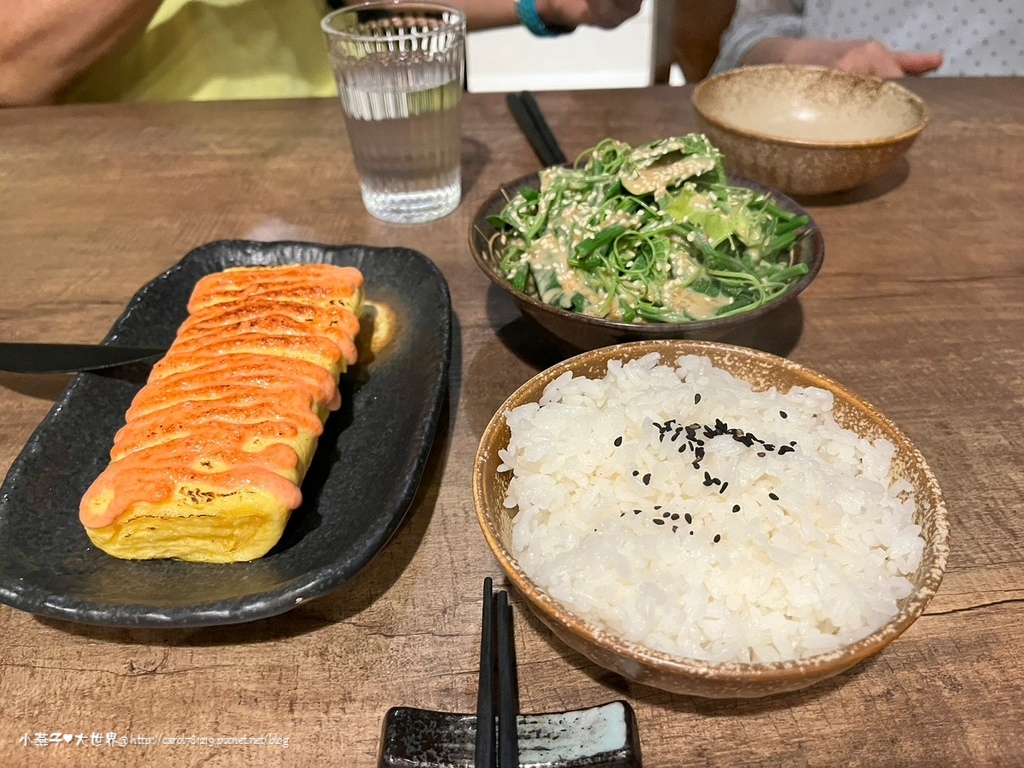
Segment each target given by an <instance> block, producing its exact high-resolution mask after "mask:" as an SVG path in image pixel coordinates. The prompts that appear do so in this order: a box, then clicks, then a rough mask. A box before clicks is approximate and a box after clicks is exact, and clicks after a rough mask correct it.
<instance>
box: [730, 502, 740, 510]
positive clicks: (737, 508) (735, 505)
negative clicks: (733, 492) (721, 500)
mask: <svg viewBox="0 0 1024 768" xmlns="http://www.w3.org/2000/svg"><path fill="white" fill-rule="evenodd" d="M732 511H733V512H739V511H740V505H739V504H733V505H732Z"/></svg>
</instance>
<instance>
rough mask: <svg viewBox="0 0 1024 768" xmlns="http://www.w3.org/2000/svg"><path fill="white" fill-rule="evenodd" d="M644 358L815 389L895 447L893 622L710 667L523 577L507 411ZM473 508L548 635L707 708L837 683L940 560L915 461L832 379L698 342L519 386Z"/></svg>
mask: <svg viewBox="0 0 1024 768" xmlns="http://www.w3.org/2000/svg"><path fill="white" fill-rule="evenodd" d="M651 352H658V353H660V354H661V359H662V361H671V360H676V359H678V357H679V356H680V355H700V356H702V357H706V358H708V359H709V360H711V362H712V363H713V364H714V365H715V366H716V367H718V368H722V369H724V370H726V371H728V372H729V373H731V374H732V375H733V376H735V377H737V378H739V379H742V380H744V381H747V382H749V383H750V384H751V385H752V386H753V387H754V389H756V390H758V391H764V390H767V389H770V388H775V389H777V390H779V391H780V392H788V391H789V390H790V389H792V388H793V387H820V388H822V389H826V390H828V391H829V392H831V393H832V395H833V397H834V405H833V414H834V416H835V419H836V421H837V422H838V423H839V425H840V426H842V427H844V428H846V429H849V430H852V431H854V432H856V433H857V435H859V436H860V437H862V438H866V439H869V440H877V439H879V438H884V439H886V440H889V441H890V442H891V443H892V444H893V445H894V446H895V447H896V455H895V456H894V458H893V464H892V474H893V476H894V478H900V479H904V480H906V481H907V482H909V483H910V484H911V485H912V486H913V488H914V495H915V500H916V505H917V510H916V512H915V514H914V522H915V523H917V524H918V525H920V526H921V529H922V531H921V535H922V537H923V538H924V540H925V546H924V553H923V554H922V556H921V564H920V565H919V566H918V569H917V572H916V573H915V574H914V575H913V576H912V577H911V581H912V582H913V591H912V592H911V593H910V594H909V595H907V596H906V597H905V598H903V599H902V600H900V601H899V603H898V612H897V614H896V615H895V616H893V617H892V618H891V619H889V621H888V622H886V623H885V624H884V625H882V626H881V627H879V628H878V629H876V630H875V631H874V632H872V633H871V634H870V635H868V636H867V637H864V638H863V639H861V640H858V641H856V642H854V643H852V644H850V645H846V646H843V647H841V648H839V649H837V650H834V651H831V652H828V653H824V654H821V655H818V656H811V657H809V658H803V659H799V660H794V661H779V662H772V663H752V664H741V663H712V662H707V661H700V660H696V659H688V658H684V657H681V656H672V655H669V654H667V653H662V652H660V651H655V650H652V649H650V648H647V647H646V646H643V645H641V644H639V643H636V642H632V641H629V640H626V639H624V638H622V637H619V636H617V635H614V634H613V633H611V632H610V631H607V630H605V629H603V628H601V627H599V626H598V625H596V624H594V623H592V622H590V621H588V620H586V619H584V618H582V617H581V616H580V615H579V614H577V613H574V612H573V611H572V610H571V609H570V608H568V607H566V606H565V605H564V604H563V603H561V602H559V601H558V600H557V599H556V598H555V597H553V596H552V595H551V594H550V593H549V592H547V591H546V590H545V589H544V588H543V587H541V586H540V585H538V584H537V582H535V581H534V580H533V578H532V577H531V576H530V575H529V574H527V573H526V571H525V570H523V568H522V566H520V564H519V561H518V559H517V558H516V556H515V554H513V553H514V551H515V550H514V547H513V543H512V521H513V519H514V518H515V516H516V514H517V513H518V508H517V507H514V508H512V509H509V508H508V507H506V506H505V495H506V492H507V491H508V485H509V480H510V479H511V478H510V473H508V472H499V471H498V466H499V465H500V464H501V463H502V462H501V457H500V455H499V451H501V450H503V449H505V448H507V447H508V442H509V437H510V435H511V432H510V430H509V427H508V423H507V421H506V416H507V413H508V411H509V410H511V409H513V408H516V407H518V406H521V405H523V404H525V403H535V402H538V401H539V399H540V396H541V394H542V393H543V392H544V388H545V387H547V385H548V384H550V383H551V382H552V381H554V380H555V379H557V378H558V377H559V376H561V375H563V374H564V373H566V372H567V371H571V372H572V374H573V375H574V376H587V377H590V378H601V377H603V376H604V375H605V374H606V373H607V371H608V363H609V361H611V360H617V361H627V360H634V359H636V358H640V357H643V356H644V355H646V354H649V353H651ZM473 500H474V502H475V505H476V514H477V519H478V520H479V522H480V527H481V528H482V529H483V533H484V537H485V538H486V539H487V544H488V545H489V546H490V548H491V551H492V552H493V553H494V556H495V557H496V558H497V560H498V562H499V563H500V564H501V567H502V569H503V570H504V571H505V574H506V576H507V577H508V579H509V581H511V582H512V584H514V585H515V587H516V589H517V590H518V591H519V593H520V594H521V595H523V597H524V598H525V599H526V603H527V605H529V606H530V608H531V609H532V610H533V611H534V613H535V614H536V615H537V616H538V617H539V618H540V619H541V621H543V622H544V623H545V624H546V625H547V626H548V627H549V628H550V629H551V631H552V632H554V634H555V635H556V636H557V637H558V638H559V639H560V640H562V641H563V642H564V643H566V644H567V645H569V646H570V647H571V648H573V649H575V650H576V651H578V652H580V653H581V654H583V655H584V656H586V657H587V658H588V659H590V660H591V661H593V662H594V663H595V664H599V665H600V666H602V667H605V668H606V669H610V670H612V671H614V672H617V673H618V674H620V675H622V676H623V677H625V678H627V679H629V680H634V681H636V682H638V683H643V684H644V685H650V686H653V687H655V688H661V689H663V690H666V691H672V692H674V693H682V694H687V695H691V696H706V697H709V698H755V697H760V696H769V695H774V694H778V693H784V692H786V691H795V690H798V689H800V688H805V687H807V686H809V685H812V684H814V683H817V682H819V681H821V680H824V679H826V678H828V677H831V676H833V675H837V674H839V673H840V672H843V671H844V670H846V669H849V668H850V667H852V666H853V665H855V664H858V663H860V662H861V661H863V660H864V659H866V658H868V657H869V656H871V655H873V654H875V653H878V652H879V651H881V650H882V649H884V648H885V647H886V646H887V645H889V644H890V643H891V642H892V641H893V640H895V639H896V638H897V637H899V636H900V635H901V634H902V633H903V632H904V631H905V630H906V629H907V628H908V627H910V625H911V624H913V623H914V621H916V620H917V618H918V617H919V616H920V615H921V614H922V613H923V611H924V609H925V607H926V606H927V605H928V601H929V600H930V599H931V597H932V596H933V595H934V594H935V592H936V590H937V589H938V588H939V584H940V582H941V581H942V576H943V573H944V572H945V568H946V559H947V557H948V556H949V519H948V516H947V514H946V505H945V501H944V500H943V496H942V491H941V490H940V488H939V484H938V482H937V481H936V479H935V475H934V474H933V473H932V470H931V469H930V468H929V466H928V464H927V462H926V461H925V459H924V457H923V456H922V455H921V453H920V452H919V451H918V449H917V448H916V447H915V446H914V444H913V443H912V442H911V441H910V438H908V437H907V435H906V434H905V433H904V432H902V431H901V430H900V429H899V428H898V427H897V426H896V425H895V424H893V423H892V422H891V421H890V420H889V419H888V418H887V417H886V416H885V415H884V414H882V413H881V412H880V411H879V410H878V409H877V408H875V407H874V406H872V405H870V404H869V403H867V402H866V401H864V400H863V399H861V398H860V397H858V396H857V395H856V394H854V393H853V392H851V391H850V390H848V389H846V388H845V387H844V386H843V385H842V384H839V383H838V382H836V381H833V380H832V379H829V378H827V377H825V376H822V375H821V374H818V373H815V372H814V371H811V370H810V369H808V368H804V367H803V366H801V365H797V364H796V363H793V362H790V361H789V360H786V359H784V358H781V357H776V356H775V355H769V354H765V353H764V352H759V351H755V350H750V349H746V348H744V347H737V346H733V345H729V344H719V343H714V342H705V341H667V340H663V341H647V342H638V343H634V344H624V345H620V346H615V347H607V348H605V349H597V350H593V351H590V352H585V353H583V354H581V355H577V356H576V357H573V358H570V359H568V360H565V361H564V362H562V363H559V364H558V365H555V366H553V367H551V368H548V369H547V370H545V371H542V372H541V373H539V374H537V375H536V376H534V377H533V378H532V379H530V380H529V381H528V382H526V383H525V384H523V385H522V386H521V387H520V388H519V389H518V390H516V392H514V393H513V394H512V395H510V396H509V398H508V399H507V400H506V401H505V402H504V404H503V405H502V406H501V407H500V408H499V409H498V410H497V412H496V413H495V414H494V417H493V418H492V419H491V421H490V423H489V424H488V425H487V428H486V429H485V430H484V433H483V436H482V437H481V439H480V446H479V448H478V450H477V454H476V462H475V464H474V467H473Z"/></svg>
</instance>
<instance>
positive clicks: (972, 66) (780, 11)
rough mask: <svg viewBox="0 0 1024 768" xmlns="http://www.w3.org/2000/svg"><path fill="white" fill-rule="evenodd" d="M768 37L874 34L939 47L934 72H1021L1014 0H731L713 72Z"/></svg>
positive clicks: (1023, 40)
mask: <svg viewBox="0 0 1024 768" xmlns="http://www.w3.org/2000/svg"><path fill="white" fill-rule="evenodd" d="M769 37H797V38H798V37H824V38H828V39H830V40H865V39H869V38H873V39H875V40H878V41H879V42H881V43H884V44H885V45H886V46H887V47H889V48H890V49H892V50H898V51H918V52H922V53H942V54H943V56H944V60H943V64H942V67H941V68H939V69H938V70H937V71H936V72H935V73H934V74H936V75H947V76H950V75H1024V2H1021V0H893V1H892V2H876V1H875V0H862V1H861V2H852V3H851V2H842V0H837V1H836V2H833V1H832V0H806V2H804V0H738V2H737V4H736V14H735V16H733V20H732V24H731V25H730V26H729V29H728V30H726V32H725V34H724V35H723V36H722V50H721V53H720V54H719V57H718V60H717V61H716V62H715V66H714V68H713V69H712V73H717V72H722V71H724V70H726V69H731V68H733V67H736V66H739V62H740V60H741V59H742V58H743V55H744V54H745V53H746V52H747V51H748V50H750V48H751V47H753V46H754V45H755V44H757V43H759V42H760V41H762V40H764V39H766V38H769Z"/></svg>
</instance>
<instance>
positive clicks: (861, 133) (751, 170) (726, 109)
mask: <svg viewBox="0 0 1024 768" xmlns="http://www.w3.org/2000/svg"><path fill="white" fill-rule="evenodd" d="M692 101H693V106H694V109H695V110H696V112H697V118H698V122H699V123H700V126H701V130H703V131H704V133H705V134H707V136H708V138H709V139H711V141H712V143H714V144H715V146H717V147H718V148H719V149H720V150H722V152H723V153H725V160H726V165H727V167H728V168H729V170H730V171H731V172H733V173H739V174H741V175H743V176H746V177H748V178H751V179H754V180H756V181H760V182H762V183H764V184H768V185H770V186H773V187H776V188H778V189H780V190H782V191H783V192H786V193H788V194H792V195H813V194H824V193H829V192H840V191H843V190H847V189H853V188H854V187H858V186H860V185H861V184H865V183H867V182H869V181H871V180H873V179H876V178H878V177H879V176H882V175H883V174H885V173H886V172H888V171H889V170H891V169H892V168H893V166H895V165H896V163H897V162H898V161H899V159H900V158H901V157H902V156H903V154H904V153H905V152H906V151H907V149H909V148H910V145H911V144H913V143H914V139H916V138H917V135H918V134H919V133H921V131H922V130H924V127H925V124H926V123H927V121H928V109H927V108H926V107H925V105H924V102H923V101H922V100H921V99H920V98H919V97H918V96H916V95H915V94H913V93H911V92H910V91H908V90H907V89H906V88H904V87H903V86H901V85H898V84H897V83H894V82H892V81H891V80H880V79H878V78H876V77H868V76H864V75H854V74H850V73H849V72H843V71H841V70H838V69H826V68H824V67H802V66H791V65H786V64H769V65H765V66H758V67H743V68H740V69H734V70H732V71H730V72H725V73H724V74H721V75H718V76H716V77H712V78H710V79H708V80H705V81H703V82H702V83H700V84H698V85H697V87H696V88H695V89H694V91H693V95H692Z"/></svg>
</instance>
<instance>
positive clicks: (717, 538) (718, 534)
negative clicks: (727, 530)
mask: <svg viewBox="0 0 1024 768" xmlns="http://www.w3.org/2000/svg"><path fill="white" fill-rule="evenodd" d="M721 540H722V534H720V533H716V534H715V544H717V543H718V542H720V541H721Z"/></svg>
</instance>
